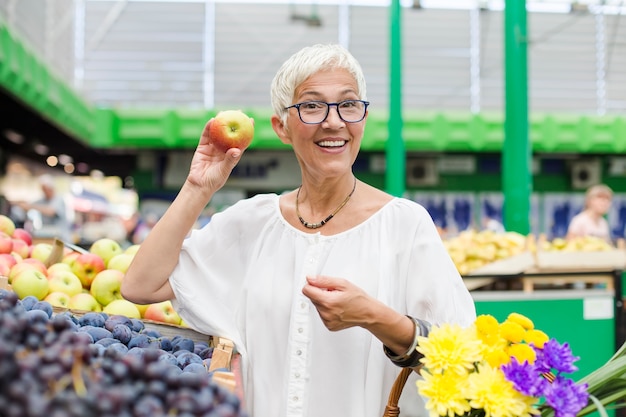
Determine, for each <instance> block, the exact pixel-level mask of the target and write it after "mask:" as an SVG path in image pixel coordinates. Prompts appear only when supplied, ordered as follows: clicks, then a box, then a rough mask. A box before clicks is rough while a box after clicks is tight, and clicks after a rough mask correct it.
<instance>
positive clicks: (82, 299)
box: [67, 292, 102, 312]
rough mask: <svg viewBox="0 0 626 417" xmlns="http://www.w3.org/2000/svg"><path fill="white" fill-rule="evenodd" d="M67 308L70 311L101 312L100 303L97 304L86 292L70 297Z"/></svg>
mask: <svg viewBox="0 0 626 417" xmlns="http://www.w3.org/2000/svg"><path fill="white" fill-rule="evenodd" d="M67 306H68V308H70V309H72V310H82V311H97V312H99V311H102V306H101V305H100V303H98V301H97V300H96V299H95V298H94V296H93V295H91V294H89V293H87V292H81V293H80V294H76V295H74V296H72V297H71V298H70V302H69V303H68V305H67Z"/></svg>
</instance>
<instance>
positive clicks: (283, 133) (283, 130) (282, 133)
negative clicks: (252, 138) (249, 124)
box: [270, 114, 291, 145]
mask: <svg viewBox="0 0 626 417" xmlns="http://www.w3.org/2000/svg"><path fill="white" fill-rule="evenodd" d="M270 120H271V121H272V129H274V132H276V135H277V136H278V138H279V139H280V141H281V142H282V143H284V144H286V145H289V144H291V137H290V135H289V132H288V131H287V127H286V126H285V123H283V120H282V119H281V118H280V117H278V116H277V115H275V114H274V115H272V117H271V119H270Z"/></svg>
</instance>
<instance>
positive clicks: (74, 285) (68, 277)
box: [48, 271, 83, 297]
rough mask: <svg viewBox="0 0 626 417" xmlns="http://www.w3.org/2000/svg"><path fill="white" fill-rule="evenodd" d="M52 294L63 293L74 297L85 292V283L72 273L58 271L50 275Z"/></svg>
mask: <svg viewBox="0 0 626 417" xmlns="http://www.w3.org/2000/svg"><path fill="white" fill-rule="evenodd" d="M48 282H49V283H50V292H63V293H65V294H67V295H68V296H70V297H71V296H74V295H76V294H80V293H81V292H83V283H82V282H81V281H80V279H79V278H78V277H77V276H76V274H75V273H73V272H72V271H57V272H55V273H53V274H51V275H48Z"/></svg>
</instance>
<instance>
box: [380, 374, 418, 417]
mask: <svg viewBox="0 0 626 417" xmlns="http://www.w3.org/2000/svg"><path fill="white" fill-rule="evenodd" d="M412 372H413V368H402V370H401V371H400V374H398V376H397V377H396V380H395V381H394V383H393V386H392V387H391V392H390V393H389V399H388V400H387V406H386V407H385V413H384V414H383V417H398V416H399V415H400V407H398V400H399V399H400V394H402V390H403V389H404V384H406V380H407V379H408V378H409V375H411V373H412Z"/></svg>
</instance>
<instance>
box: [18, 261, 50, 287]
mask: <svg viewBox="0 0 626 417" xmlns="http://www.w3.org/2000/svg"><path fill="white" fill-rule="evenodd" d="M27 259H31V258H26V259H24V260H23V261H21V262H18V263H16V264H15V265H13V266H12V267H11V270H10V271H9V276H8V278H9V284H11V283H12V282H13V279H14V278H15V277H16V276H17V275H19V274H20V273H22V271H25V270H27V269H28V270H30V269H34V270H35V271H38V272H39V273H41V274H43V276H46V267H45V265H43V264H41V263H37V262H39V261H37V260H36V259H35V260H34V261H36V262H33V261H29V262H26V260H27ZM42 265H43V268H42ZM46 279H47V277H46Z"/></svg>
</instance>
